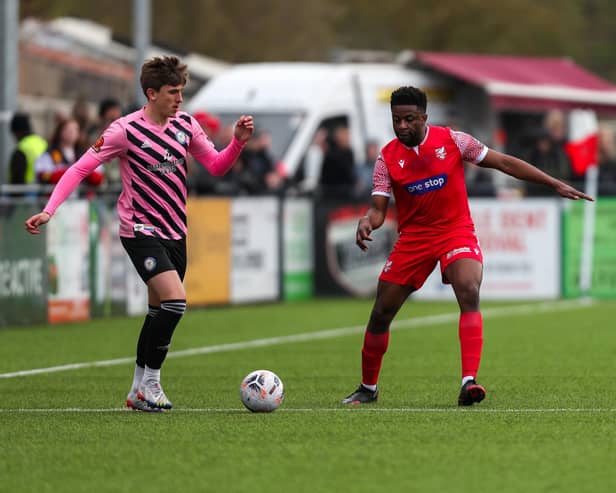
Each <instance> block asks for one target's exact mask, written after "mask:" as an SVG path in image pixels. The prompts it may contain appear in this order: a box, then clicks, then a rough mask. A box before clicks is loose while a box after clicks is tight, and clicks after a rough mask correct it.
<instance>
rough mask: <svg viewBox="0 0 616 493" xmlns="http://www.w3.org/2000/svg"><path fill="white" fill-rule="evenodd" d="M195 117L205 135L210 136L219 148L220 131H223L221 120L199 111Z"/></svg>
mask: <svg viewBox="0 0 616 493" xmlns="http://www.w3.org/2000/svg"><path fill="white" fill-rule="evenodd" d="M193 116H194V117H195V120H197V121H198V122H199V125H201V128H202V129H203V131H204V132H205V135H207V136H208V138H209V139H210V140H211V141H212V143H213V144H214V146H215V147H218V146H219V145H220V143H219V140H220V136H221V135H220V131H221V130H222V124H221V122H220V119H218V118H217V117H216V116H214V115H212V114H210V113H207V112H205V111H197V112H196V113H195V114H194V115H193ZM223 147H224V146H223Z"/></svg>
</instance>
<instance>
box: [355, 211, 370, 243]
mask: <svg viewBox="0 0 616 493" xmlns="http://www.w3.org/2000/svg"><path fill="white" fill-rule="evenodd" d="M371 233H372V226H371V225H370V220H369V219H368V218H367V217H366V216H364V217H362V218H361V219H360V220H359V223H358V224H357V237H356V241H355V243H356V244H357V246H358V247H359V248H361V249H362V250H364V251H366V250H368V245H366V243H364V242H366V241H372V237H371V236H370V234H371Z"/></svg>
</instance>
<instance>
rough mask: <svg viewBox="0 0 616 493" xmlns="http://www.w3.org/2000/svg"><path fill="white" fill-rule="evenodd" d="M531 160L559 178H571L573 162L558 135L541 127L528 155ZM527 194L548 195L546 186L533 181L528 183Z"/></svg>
mask: <svg viewBox="0 0 616 493" xmlns="http://www.w3.org/2000/svg"><path fill="white" fill-rule="evenodd" d="M528 160H529V162H531V163H533V164H534V165H535V166H536V167H537V168H539V169H540V170H541V171H544V172H545V173H547V174H549V175H552V176H554V177H556V178H558V179H559V180H565V181H569V180H571V177H572V176H571V164H570V162H569V158H568V157H567V154H566V153H565V150H564V147H563V145H562V143H560V142H559V141H558V136H554V135H553V134H550V132H549V131H548V130H547V129H546V128H541V129H540V130H539V131H538V132H537V135H536V136H535V141H534V146H533V149H532V150H531V152H530V154H529V156H528ZM526 194H527V195H546V190H545V187H544V186H542V185H540V184H537V183H532V182H527V183H526Z"/></svg>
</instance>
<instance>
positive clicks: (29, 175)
mask: <svg viewBox="0 0 616 493" xmlns="http://www.w3.org/2000/svg"><path fill="white" fill-rule="evenodd" d="M11 133H12V134H13V137H14V138H15V140H16V141H17V146H16V147H15V150H14V151H13V154H11V158H10V161H9V166H8V173H9V176H8V183H10V184H11V185H25V184H31V183H36V173H35V170H34V164H35V162H36V160H37V159H38V158H39V157H40V156H41V154H43V153H44V152H45V150H46V149H47V141H46V140H45V139H43V137H41V136H39V135H36V134H35V133H34V132H33V131H32V126H31V124H30V116H29V115H28V114H26V113H15V114H14V115H13V118H12V119H11Z"/></svg>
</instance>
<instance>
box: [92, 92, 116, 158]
mask: <svg viewBox="0 0 616 493" xmlns="http://www.w3.org/2000/svg"><path fill="white" fill-rule="evenodd" d="M121 116H122V105H121V104H120V102H119V101H117V100H116V99H111V98H109V99H103V100H102V101H101V102H100V103H99V105H98V121H97V122H96V123H95V124H93V125H90V127H89V128H88V147H89V146H91V145H92V144H94V142H96V139H98V138H99V137H100V136H101V135H103V132H104V131H105V129H106V128H107V127H108V126H109V125H110V124H111V122H113V121H114V120H117V119H118V118H120V117H121Z"/></svg>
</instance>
